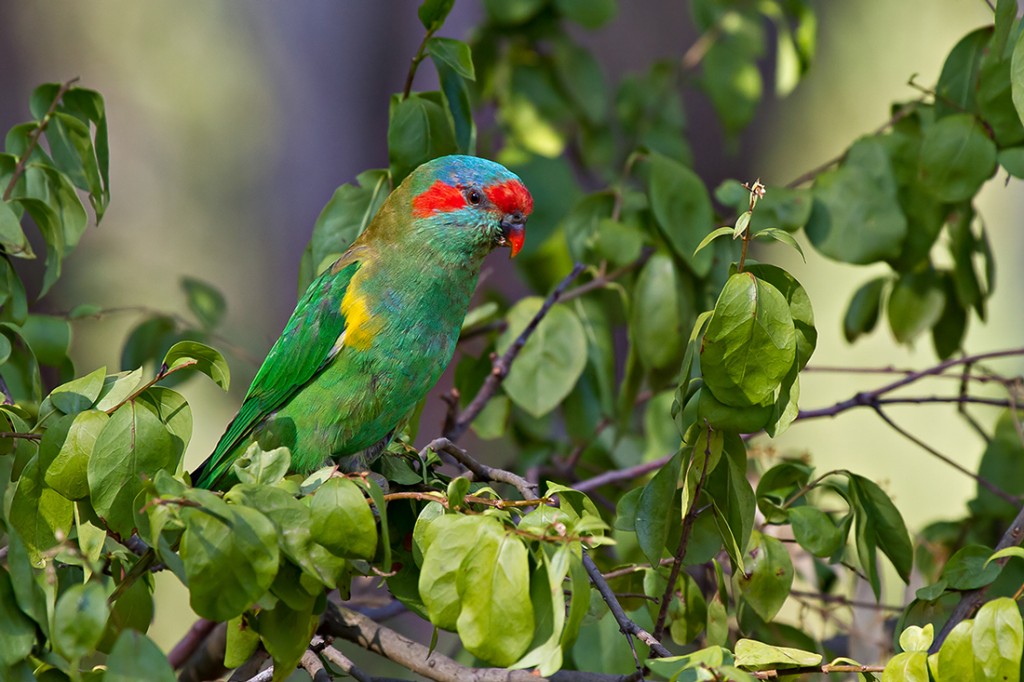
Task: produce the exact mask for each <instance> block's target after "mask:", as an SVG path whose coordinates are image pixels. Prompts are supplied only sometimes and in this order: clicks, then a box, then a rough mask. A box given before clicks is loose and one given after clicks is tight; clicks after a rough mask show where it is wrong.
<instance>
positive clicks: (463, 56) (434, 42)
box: [427, 38, 476, 80]
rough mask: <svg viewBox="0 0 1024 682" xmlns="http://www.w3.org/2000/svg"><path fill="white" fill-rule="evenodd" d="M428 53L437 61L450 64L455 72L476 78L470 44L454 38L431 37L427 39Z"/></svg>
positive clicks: (472, 78)
mask: <svg viewBox="0 0 1024 682" xmlns="http://www.w3.org/2000/svg"><path fill="white" fill-rule="evenodd" d="M427 53H428V54H429V55H430V57H431V58H432V59H433V60H434V61H435V62H441V63H443V64H447V65H448V66H450V67H451V68H452V69H453V70H454V71H455V73H457V74H458V75H459V76H461V77H462V78H466V79H468V80H476V74H475V73H474V71H473V55H472V53H471V52H470V50H469V45H467V44H466V43H464V42H462V41H461V40H455V39H454V38H431V39H430V40H428V41H427Z"/></svg>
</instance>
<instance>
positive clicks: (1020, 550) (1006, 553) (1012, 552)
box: [985, 545, 1024, 566]
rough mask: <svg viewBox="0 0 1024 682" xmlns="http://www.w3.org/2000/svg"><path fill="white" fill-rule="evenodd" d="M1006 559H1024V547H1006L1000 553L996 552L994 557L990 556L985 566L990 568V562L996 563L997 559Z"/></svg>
mask: <svg viewBox="0 0 1024 682" xmlns="http://www.w3.org/2000/svg"><path fill="white" fill-rule="evenodd" d="M1004 557H1016V558H1018V559H1024V547H1021V546H1019V545H1014V546H1012V547H1004V548H1003V549H1001V550H999V551H998V552H994V553H993V554H992V556H990V557H989V558H988V560H987V561H986V562H985V565H986V566H988V564H989V563H990V562H992V561H995V560H997V559H1002V558H1004Z"/></svg>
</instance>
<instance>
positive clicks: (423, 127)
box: [388, 93, 458, 186]
mask: <svg viewBox="0 0 1024 682" xmlns="http://www.w3.org/2000/svg"><path fill="white" fill-rule="evenodd" d="M457 151H458V148H457V146H456V144H455V135H454V132H453V131H452V126H451V124H450V123H449V122H448V116H447V114H445V111H444V109H443V108H442V107H441V105H440V104H439V103H438V102H437V101H435V99H434V98H430V97H428V96H427V95H425V94H422V93H419V94H414V95H410V96H409V97H408V98H407V99H404V100H393V101H392V106H391V116H390V123H389V124H388V161H389V163H390V164H391V181H392V182H393V183H394V185H395V186H398V184H399V183H400V182H401V181H402V180H404V179H405V176H407V175H408V174H409V173H411V172H412V171H413V169H415V168H416V167H417V166H419V165H420V164H423V163H426V162H427V161H430V160H431V159H435V158H437V157H439V156H444V155H446V154H454V153H456V152H457Z"/></svg>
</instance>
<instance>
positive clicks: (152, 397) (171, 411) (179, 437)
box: [138, 386, 192, 460]
mask: <svg viewBox="0 0 1024 682" xmlns="http://www.w3.org/2000/svg"><path fill="white" fill-rule="evenodd" d="M138 402H139V403H141V404H145V405H148V406H149V407H150V408H151V409H152V410H153V413H154V414H156V416H157V419H159V420H160V421H161V422H162V423H163V425H164V426H166V427H167V431H168V432H169V433H170V434H171V444H172V445H173V450H174V453H175V454H174V456H175V457H176V458H179V460H180V458H181V456H182V455H183V454H184V453H185V447H186V446H187V445H188V443H189V441H190V440H191V439H192V408H190V407H189V406H188V402H186V401H185V398H184V397H183V396H182V395H181V394H180V393H178V392H177V391H174V390H172V389H170V388H166V387H164V386H150V387H149V388H147V389H146V390H145V391H144V392H143V393H142V395H140V396H139V397H138Z"/></svg>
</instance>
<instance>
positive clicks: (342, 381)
mask: <svg viewBox="0 0 1024 682" xmlns="http://www.w3.org/2000/svg"><path fill="white" fill-rule="evenodd" d="M532 209H533V199H532V197H531V196H530V193H529V191H527V189H526V186H525V185H524V184H523V182H522V181H521V180H520V179H519V178H518V177H517V176H516V175H515V174H514V173H512V172H510V171H509V170H508V169H506V168H505V167H504V166H501V165H500V164H497V163H494V162H492V161H487V160H485V159H480V158H476V157H472V156H445V157H442V158H439V159H435V160H433V161H430V162H427V163H425V164H423V165H422V166H420V167H419V168H417V169H416V170H414V171H413V172H412V173H410V174H409V176H408V177H406V178H405V180H404V181H402V183H401V184H400V185H399V186H398V188H397V189H395V190H394V191H393V192H392V193H391V194H390V196H388V198H387V199H386V200H385V202H384V204H383V206H381V208H380V211H379V212H378V213H377V215H376V216H375V217H374V218H373V220H371V221H370V224H369V225H368V226H367V228H366V231H365V232H363V234H362V235H360V236H359V238H358V239H356V241H355V242H354V243H353V244H352V246H351V247H350V248H349V249H348V251H346V252H345V253H344V255H342V256H341V258H339V259H338V260H337V261H335V263H334V264H333V265H332V266H331V267H330V268H328V269H327V270H326V271H325V272H324V273H323V274H322V275H320V276H319V277H318V278H317V279H315V280H314V281H313V282H312V283H311V284H310V285H309V288H308V289H307V290H306V293H305V294H304V295H303V297H302V299H301V300H300V301H299V303H298V305H297V306H296V307H295V312H293V313H292V316H291V319H290V320H288V324H287V325H286V326H285V328H284V331H283V332H282V333H281V337H280V338H279V339H278V340H277V342H276V343H274V346H273V347H272V348H271V349H270V353H269V354H268V355H267V358H266V360H264V362H263V365H262V366H261V367H260V369H259V371H258V372H257V373H256V378H255V379H253V382H252V385H251V386H250V387H249V390H248V392H247V393H246V395H245V399H244V401H243V402H242V406H241V408H240V409H239V411H238V415H236V416H235V418H234V420H232V422H231V424H230V425H229V426H228V428H227V431H225V433H224V435H223V436H221V439H220V442H218V443H217V447H216V448H215V449H214V451H213V454H212V455H210V457H209V458H208V459H207V460H206V461H205V462H203V464H201V465H200V466H199V468H198V469H197V470H196V471H195V472H193V474H192V479H193V481H194V484H195V486H196V487H199V488H207V489H218V488H222V487H225V486H226V485H229V484H230V482H231V481H232V480H233V478H234V477H233V476H232V474H231V465H232V463H233V462H234V461H235V460H236V459H237V458H238V457H239V456H240V455H241V454H242V453H243V452H244V451H245V449H246V448H247V447H248V446H249V444H250V443H251V442H252V441H253V440H256V441H258V442H259V443H260V445H261V446H262V447H264V449H269V448H272V447H277V446H281V445H284V446H287V447H288V448H290V449H291V453H292V470H293V471H295V472H298V473H309V472H312V471H315V470H316V469H317V468H319V467H321V466H324V464H325V463H327V462H328V461H330V460H332V459H333V460H334V461H338V462H340V463H341V464H342V465H343V466H345V465H346V461H347V462H348V464H350V465H351V464H352V463H353V462H355V463H357V465H358V464H360V463H361V459H362V456H364V455H369V456H372V455H374V454H376V453H378V452H380V450H382V449H383V448H384V447H386V446H387V443H388V441H389V440H390V438H391V435H392V433H393V431H394V429H395V427H396V426H397V425H398V423H399V422H400V421H401V420H402V418H403V417H405V416H406V415H407V414H408V413H409V412H410V411H411V410H412V408H413V407H414V406H415V405H416V403H418V402H419V401H420V400H421V399H422V398H423V397H424V396H425V395H426V393H427V391H429V390H430V389H431V387H433V385H434V384H435V383H437V380H438V379H439V378H440V377H441V373H442V372H443V371H444V369H445V367H447V365H448V363H449V362H450V361H451V359H452V355H453V354H454V352H455V344H456V341H457V340H458V337H459V331H460V329H461V326H462V321H463V320H464V319H465V317H466V313H467V311H468V310H469V303H470V299H471V298H472V296H473V291H474V289H475V288H476V283H477V279H478V277H479V274H480V266H481V264H482V263H483V259H484V257H485V256H486V255H487V254H488V253H490V252H491V251H492V250H493V249H494V248H495V247H497V246H509V247H510V248H511V252H512V256H515V255H516V254H517V253H518V252H519V250H520V249H521V248H522V246H523V240H524V238H525V234H526V232H525V225H526V218H527V216H529V215H530V212H531V211H532ZM347 468H350V467H347Z"/></svg>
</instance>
